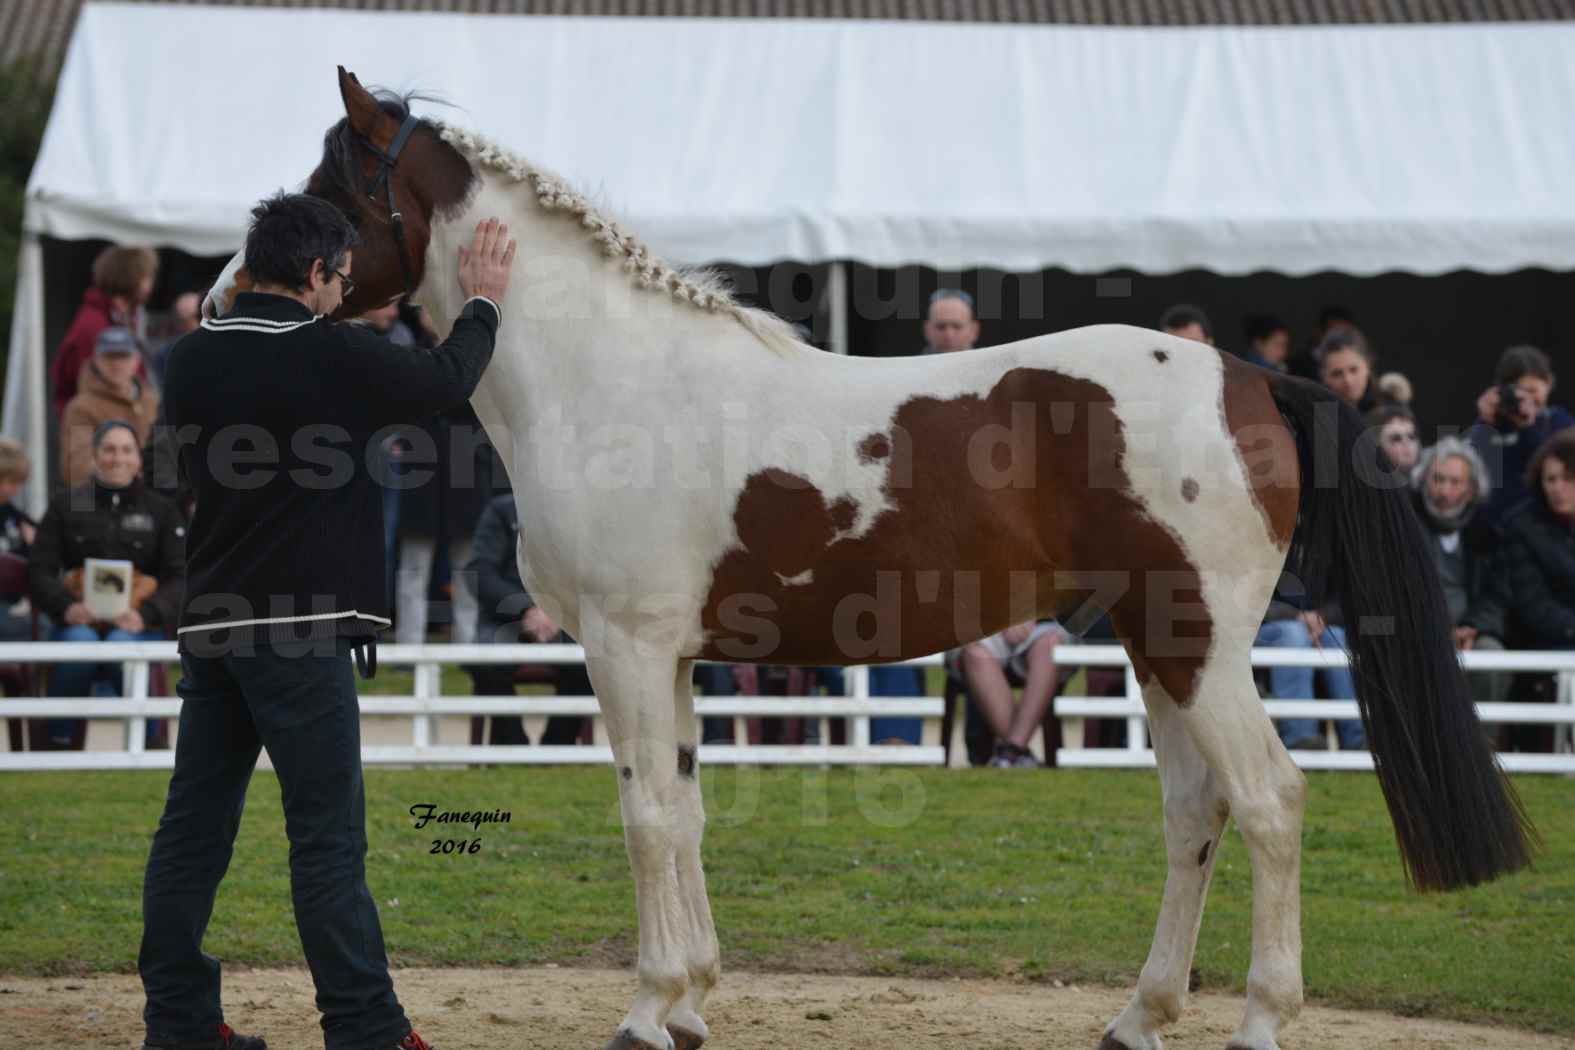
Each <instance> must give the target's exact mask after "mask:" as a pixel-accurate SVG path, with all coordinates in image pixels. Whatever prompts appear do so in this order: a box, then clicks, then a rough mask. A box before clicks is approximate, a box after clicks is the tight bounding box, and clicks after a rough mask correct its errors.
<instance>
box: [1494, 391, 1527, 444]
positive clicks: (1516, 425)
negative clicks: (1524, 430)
mask: <svg viewBox="0 0 1575 1050" xmlns="http://www.w3.org/2000/svg"><path fill="white" fill-rule="evenodd" d="M1496 389H1497V390H1498V411H1497V412H1495V413H1494V414H1493V429H1495V430H1498V431H1500V432H1502V433H1505V434H1513V433H1514V432H1515V431H1517V430H1519V429H1520V427H1521V422H1520V390H1519V388H1517V387H1516V386H1515V384H1514V383H1500V384H1499V385H1498V387H1497V388H1496Z"/></svg>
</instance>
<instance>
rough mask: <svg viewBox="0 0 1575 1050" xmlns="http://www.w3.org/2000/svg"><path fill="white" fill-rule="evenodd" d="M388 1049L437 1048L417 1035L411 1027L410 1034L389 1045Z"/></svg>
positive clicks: (423, 1049) (427, 1049)
mask: <svg viewBox="0 0 1575 1050" xmlns="http://www.w3.org/2000/svg"><path fill="white" fill-rule="evenodd" d="M389 1050H437V1047H435V1046H433V1045H432V1044H430V1043H428V1042H427V1041H426V1040H425V1039H423V1038H421V1037H420V1036H419V1035H417V1034H416V1032H415V1029H411V1030H410V1034H408V1035H406V1036H405V1037H404V1038H403V1039H401V1040H400V1041H399V1042H397V1043H395V1044H394V1045H393V1046H391V1047H389Z"/></svg>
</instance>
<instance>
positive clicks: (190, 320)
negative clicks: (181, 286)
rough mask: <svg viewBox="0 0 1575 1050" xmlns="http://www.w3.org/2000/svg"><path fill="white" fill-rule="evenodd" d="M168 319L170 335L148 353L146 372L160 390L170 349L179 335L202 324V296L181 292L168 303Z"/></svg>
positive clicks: (193, 330) (186, 333)
mask: <svg viewBox="0 0 1575 1050" xmlns="http://www.w3.org/2000/svg"><path fill="white" fill-rule="evenodd" d="M170 320H171V322H172V325H171V327H172V332H171V335H170V337H169V338H168V339H166V340H164V342H163V343H161V344H160V345H159V347H158V348H157V349H155V350H154V351H153V352H152V353H151V354H149V355H148V372H149V374H150V375H151V376H152V378H153V385H154V386H156V387H158V388H159V389H160V390H162V389H164V370H165V368H166V367H167V366H168V365H169V356H170V351H171V350H173V349H174V348H175V344H176V343H178V342H180V340H181V337H183V336H186V335H190V334H191V333H192V332H195V331H196V330H197V327H198V326H199V325H200V324H202V296H200V295H198V294H197V293H196V292H181V293H180V294H179V295H177V296H176V297H175V301H174V302H173V303H171V304H170Z"/></svg>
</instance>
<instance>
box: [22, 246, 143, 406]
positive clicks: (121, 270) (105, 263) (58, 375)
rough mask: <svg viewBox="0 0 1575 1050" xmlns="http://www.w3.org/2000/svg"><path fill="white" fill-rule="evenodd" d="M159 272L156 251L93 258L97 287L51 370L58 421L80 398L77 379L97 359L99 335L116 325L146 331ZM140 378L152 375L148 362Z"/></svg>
mask: <svg viewBox="0 0 1575 1050" xmlns="http://www.w3.org/2000/svg"><path fill="white" fill-rule="evenodd" d="M158 272H159V257H158V256H157V255H155V254H154V252H153V249H152V248H145V247H130V248H122V247H119V246H115V245H111V246H110V247H108V248H105V249H104V250H103V251H101V252H99V253H98V258H96V259H94V260H93V287H91V288H89V289H88V290H87V291H86V292H84V293H83V295H82V305H81V306H79V307H78V308H77V315H76V316H75V317H74V318H72V319H71V327H70V328H68V329H66V337H65V338H64V339H62V340H61V341H60V349H59V350H57V351H55V362H54V364H52V365H51V366H50V368H49V380H50V387H51V388H52V390H53V391H54V393H53V398H54V404H55V418H57V419H58V418H59V417H60V415H61V413H62V412H64V411H65V410H66V402H68V401H70V400H71V399H72V397H74V396H75V395H76V392H77V375H78V373H80V372H81V371H82V366H83V365H84V364H86V363H87V361H88V359H89V358H90V357H92V356H93V345H94V343H96V342H97V341H98V334H99V333H100V332H102V331H103V330H104V329H106V328H108V327H109V326H110V325H124V326H125V327H126V328H128V329H130V330H131V331H132V332H135V333H140V332H141V330H142V325H141V321H142V308H143V306H144V305H145V304H146V303H147V301H148V297H149V296H150V295H152V294H153V279H154V278H155V277H157V276H158ZM143 356H144V357H146V355H143ZM138 374H139V375H140V376H141V377H142V378H143V379H146V378H147V377H148V373H147V366H146V364H144V365H142V366H141V367H140V369H139V371H138Z"/></svg>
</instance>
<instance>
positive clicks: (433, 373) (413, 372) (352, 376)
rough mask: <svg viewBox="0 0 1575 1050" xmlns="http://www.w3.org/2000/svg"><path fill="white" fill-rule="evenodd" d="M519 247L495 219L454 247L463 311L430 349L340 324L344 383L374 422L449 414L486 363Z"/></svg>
mask: <svg viewBox="0 0 1575 1050" xmlns="http://www.w3.org/2000/svg"><path fill="white" fill-rule="evenodd" d="M517 248H518V245H517V244H516V243H515V242H514V241H512V240H509V228H508V227H507V226H505V225H503V224H502V223H500V222H499V221H498V220H497V219H486V220H484V221H483V222H480V223H477V224H476V235H475V238H474V240H473V241H472V243H471V244H470V246H469V247H466V246H465V245H460V248H459V274H458V277H459V290H460V291H461V292H462V293H463V294H464V295H465V305H464V308H463V309H461V310H460V312H459V316H458V317H457V318H456V319H455V320H454V327H453V329H452V330H451V331H450V332H449V336H448V338H447V339H445V340H444V341H443V342H442V343H441V344H439V345H438V346H437V347H435V348H433V349H432V350H430V351H421V350H414V351H413V350H406V349H400V348H398V347H394V346H392V345H391V344H389V343H388V342H387V341H386V340H384V339H381V338H379V337H377V336H375V335H372V334H371V333H370V332H368V331H366V330H365V329H363V328H360V327H359V326H357V325H340V326H339V327H338V331H339V332H340V333H341V335H342V336H343V337H344V338H345V339H346V340H348V341H349V343H350V349H351V350H352V351H353V352H352V353H350V354H348V355H346V357H347V359H348V361H349V365H348V374H347V375H346V376H345V377H344V378H345V380H346V381H348V382H349V383H351V384H353V385H352V386H351V387H350V389H351V390H354V391H356V392H357V393H360V392H362V391H364V392H365V394H366V395H367V396H366V397H365V400H364V403H365V404H366V406H367V411H368V413H369V420H368V421H369V422H371V423H372V424H373V425H374V426H382V425H386V424H389V423H398V422H408V421H410V420H412V419H423V418H425V417H427V416H433V415H436V414H438V413H439V412H444V411H447V410H448V409H450V408H453V407H454V406H455V405H457V404H459V403H460V402H462V401H464V400H465V399H466V398H468V397H470V395H471V394H472V393H474V392H475V389H476V384H477V383H479V382H480V381H481V373H482V372H484V371H486V368H487V363H488V362H489V361H491V360H492V349H493V345H494V343H495V342H496V340H497V335H498V327H499V326H500V325H501V324H502V323H503V310H502V304H503V297H504V295H505V294H506V293H507V292H508V287H509V275H510V273H511V272H512V271H513V268H514V253H515V251H516V249H517Z"/></svg>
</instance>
